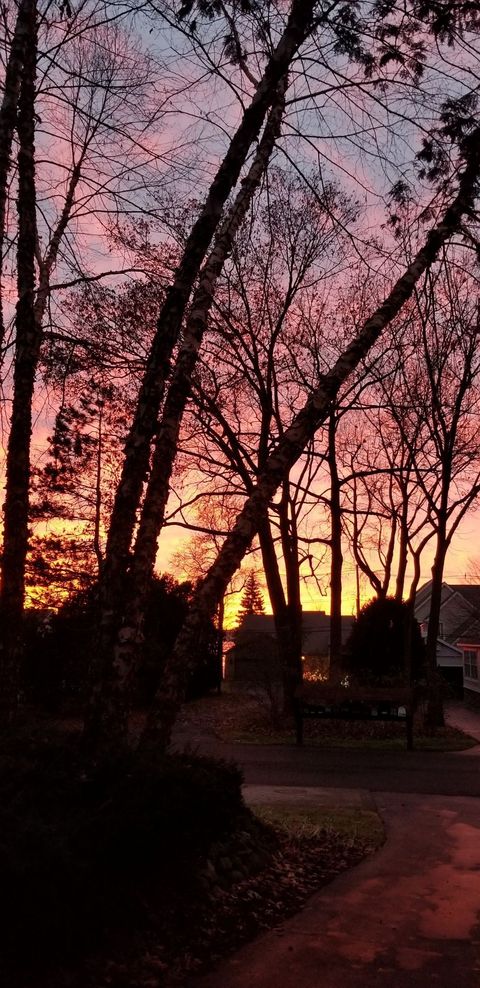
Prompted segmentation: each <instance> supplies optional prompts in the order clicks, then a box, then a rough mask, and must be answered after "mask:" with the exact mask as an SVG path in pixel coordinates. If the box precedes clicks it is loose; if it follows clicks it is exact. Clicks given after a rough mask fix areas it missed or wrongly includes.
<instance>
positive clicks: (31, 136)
mask: <svg viewBox="0 0 480 988" xmlns="http://www.w3.org/2000/svg"><path fill="white" fill-rule="evenodd" d="M28 14H29V20H28V24H27V26H26V27H27V29H28V39H29V44H28V45H27V46H26V50H25V54H24V63H23V75H22V83H21V88H20V96H19V103H18V122H17V131H18V143H19V151H18V199H17V208H18V245H17V290H18V301H17V308H16V316H15V331H16V342H15V361H14V373H13V401H12V414H11V422H10V435H9V439H8V447H7V461H6V485H5V487H6V493H5V503H4V529H3V555H2V587H1V593H0V613H1V620H2V638H1V642H0V648H1V653H2V654H1V663H0V700H1V702H2V705H3V706H4V707H5V709H6V710H7V711H12V710H13V709H14V707H15V706H16V704H17V702H18V692H19V680H20V664H21V657H22V639H23V627H22V622H23V607H24V597H25V562H26V557H27V548H28V507H29V486H30V441H31V433H32V396H33V388H34V383H35V370H36V366H37V360H38V352H39V345H40V340H39V334H38V331H37V324H36V320H35V283H36V276H35V248H36V212H35V210H36V200H35V124H34V119H35V75H36V52H37V46H36V31H37V18H36V8H35V4H30V5H29V6H28ZM25 16H26V14H25Z"/></svg>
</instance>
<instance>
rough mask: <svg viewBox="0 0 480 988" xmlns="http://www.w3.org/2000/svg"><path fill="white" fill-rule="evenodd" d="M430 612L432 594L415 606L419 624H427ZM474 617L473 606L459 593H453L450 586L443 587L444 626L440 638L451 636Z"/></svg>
mask: <svg viewBox="0 0 480 988" xmlns="http://www.w3.org/2000/svg"><path fill="white" fill-rule="evenodd" d="M429 614H430V595H428V597H427V598H426V599H425V600H422V599H420V600H419V602H418V604H417V605H416V607H415V617H416V619H417V621H418V622H419V624H427V623H428V618H429ZM471 617H472V608H471V607H470V606H469V605H468V603H467V601H465V600H464V599H463V598H462V596H461V595H460V594H459V593H452V591H451V590H450V588H449V587H448V586H447V587H442V605H441V610H440V621H441V622H442V625H443V628H442V631H441V634H440V635H439V637H440V638H451V637H452V636H454V635H455V632H456V631H457V629H458V628H459V627H460V626H461V625H462V624H463V622H464V621H467V620H468V619H469V618H471Z"/></svg>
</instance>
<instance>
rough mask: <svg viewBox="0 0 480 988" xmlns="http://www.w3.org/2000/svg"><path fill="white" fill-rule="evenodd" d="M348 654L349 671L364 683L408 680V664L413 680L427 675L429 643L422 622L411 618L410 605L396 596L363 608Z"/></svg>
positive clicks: (398, 682) (347, 644)
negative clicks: (425, 665)
mask: <svg viewBox="0 0 480 988" xmlns="http://www.w3.org/2000/svg"><path fill="white" fill-rule="evenodd" d="M408 648H409V649H410V661H408V656H407V649H408ZM345 653H346V654H345V668H346V670H347V671H348V672H349V674H350V675H351V676H352V677H353V678H354V679H355V680H356V681H357V682H358V683H361V684H364V685H370V686H374V685H378V686H382V685H394V684H400V683H402V682H405V681H406V678H407V668H408V666H410V672H411V676H410V678H411V680H412V682H418V681H419V680H420V679H422V677H423V675H424V663H425V646H424V643H423V640H422V636H421V634H420V628H419V625H418V621H416V620H415V618H413V617H411V614H410V611H409V607H408V604H406V603H404V602H399V601H397V600H395V599H394V598H393V597H385V598H383V599H380V598H378V599H375V600H371V601H369V603H368V604H365V605H364V606H363V607H362V610H361V611H360V614H359V616H358V618H357V620H356V621H355V624H354V625H353V628H352V631H351V634H350V637H349V639H348V641H347V643H346V647H345Z"/></svg>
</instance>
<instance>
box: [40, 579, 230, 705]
mask: <svg viewBox="0 0 480 988" xmlns="http://www.w3.org/2000/svg"><path fill="white" fill-rule="evenodd" d="M191 594H192V585H191V584H190V583H177V581H176V580H174V578H173V577H171V576H168V574H166V575H164V576H162V577H155V578H154V579H153V581H152V588H151V593H150V599H149V603H148V608H147V613H146V619H145V629H144V645H143V648H142V654H141V657H140V663H139V668H138V672H137V677H136V681H135V687H134V688H135V697H134V701H135V702H136V703H138V704H140V705H141V706H142V705H148V704H149V703H150V702H151V700H152V698H153V696H154V694H155V691H156V689H157V687H158V684H159V682H160V678H161V675H162V670H163V667H164V664H165V661H166V658H167V656H168V655H169V654H170V652H171V650H172V648H173V645H174V642H175V639H176V637H177V635H178V632H179V631H180V628H181V627H182V624H183V622H184V620H185V617H186V615H187V613H188V606H189V601H190V599H191ZM97 596H98V595H97V588H96V587H95V586H94V587H90V588H89V589H88V590H86V591H82V592H81V593H79V594H77V595H76V596H75V597H73V598H72V599H71V600H69V601H67V602H66V603H65V605H64V606H63V607H62V608H60V610H59V611H58V613H57V614H53V613H48V612H44V611H30V612H28V613H27V617H26V622H25V628H26V661H25V689H26V694H27V698H28V700H29V701H31V702H33V703H35V704H37V705H40V706H42V707H43V708H44V709H46V710H49V711H51V712H52V711H56V710H58V709H59V707H60V706H61V704H62V702H64V701H65V700H66V701H68V702H70V704H73V706H74V707H77V708H82V707H83V705H84V703H85V701H86V699H87V697H88V695H89V690H90V681H89V673H90V657H91V655H92V653H93V651H94V648H95V642H94V634H95V626H96V622H97V608H98V600H97ZM219 673H220V670H219V661H218V650H217V636H216V631H215V628H214V627H213V625H212V624H211V623H210V622H207V623H206V625H205V628H204V632H203V634H202V635H201V636H200V638H199V640H198V643H197V651H196V665H195V668H194V670H193V672H192V674H191V676H190V680H189V683H188V699H191V698H193V697H195V696H202V695H204V694H205V693H207V692H208V691H209V690H212V689H214V688H216V687H217V686H218V684H219Z"/></svg>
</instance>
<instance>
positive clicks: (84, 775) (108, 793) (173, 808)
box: [0, 731, 250, 970]
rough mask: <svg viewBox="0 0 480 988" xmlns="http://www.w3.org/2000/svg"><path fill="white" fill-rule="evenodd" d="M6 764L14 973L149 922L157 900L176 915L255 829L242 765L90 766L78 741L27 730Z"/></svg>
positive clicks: (5, 867)
mask: <svg viewBox="0 0 480 988" xmlns="http://www.w3.org/2000/svg"><path fill="white" fill-rule="evenodd" d="M4 741H5V743H4V746H3V749H2V750H3V757H2V762H1V765H0V800H1V806H2V809H1V810H0V834H1V836H0V883H1V888H2V901H3V903H4V905H5V906H6V907H7V908H6V909H5V915H4V916H3V917H2V922H1V924H0V955H1V956H2V957H3V960H4V963H5V964H6V967H7V970H8V968H9V964H10V965H13V962H14V960H15V958H17V961H16V962H15V963H18V958H19V957H20V958H22V957H24V956H25V953H26V952H27V954H28V963H31V964H32V965H33V966H35V964H38V963H40V962H42V961H44V962H48V963H51V962H54V961H59V960H64V959H69V958H70V959H71V958H72V957H75V956H78V955H81V954H82V953H84V952H85V950H88V949H90V948H92V947H95V946H96V945H98V943H99V942H100V941H101V940H102V938H103V937H104V936H105V934H106V932H107V931H108V930H112V929H113V930H118V929H119V928H120V929H122V928H128V929H131V928H132V927H135V925H136V924H138V923H139V922H142V919H144V913H145V905H144V902H145V896H146V895H147V898H148V890H149V889H152V888H153V887H154V888H155V890H156V894H158V890H159V889H161V890H162V894H163V895H164V897H165V904H166V906H168V908H173V907H174V905H175V901H176V898H178V896H179V893H180V890H181V893H182V896H185V894H187V895H188V889H189V888H192V887H194V886H195V873H196V868H197V864H198V861H199V860H200V859H201V858H202V857H204V856H205V855H206V854H207V852H208V849H209V847H210V845H211V844H212V843H214V842H215V841H218V840H221V839H222V838H224V837H225V836H226V835H228V834H230V833H231V832H233V831H234V830H235V829H236V827H237V826H241V827H244V826H248V820H249V819H250V814H249V811H248V810H247V809H246V808H245V806H244V804H243V800H242V795H241V782H242V777H241V773H240V771H239V769H238V768H237V767H236V766H234V765H233V764H229V763H226V762H216V761H213V760H212V759H209V758H203V757H197V756H194V755H191V754H183V755H172V756H165V757H162V758H158V759H152V758H151V757H150V758H149V759H146V758H144V757H142V758H140V757H139V756H138V755H135V754H128V755H127V754H123V755H122V756H119V757H118V758H117V759H116V760H115V759H114V760H111V761H110V762H108V763H106V762H103V763H102V764H101V765H97V766H94V767H91V768H89V769H87V770H86V769H85V767H84V766H83V764H82V759H81V753H80V747H79V744H78V739H77V738H76V737H71V738H70V739H69V740H68V741H67V742H66V740H65V737H64V736H63V737H61V736H60V735H59V736H58V737H55V736H53V737H52V736H49V737H44V736H43V735H42V732H41V731H37V732H36V733H31V732H28V731H26V732H25V733H24V736H23V737H22V738H19V737H18V735H17V737H16V738H13V739H12V738H6V739H4Z"/></svg>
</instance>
